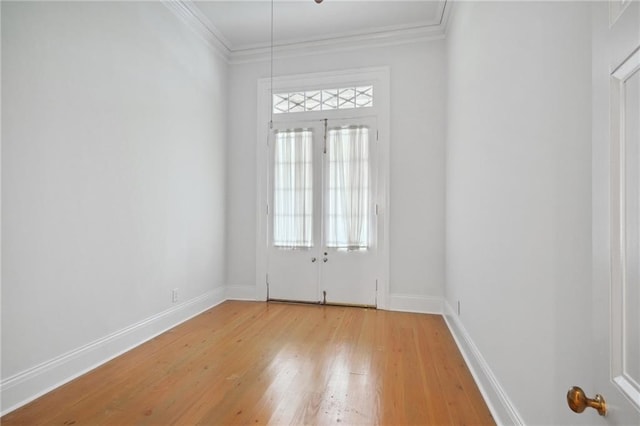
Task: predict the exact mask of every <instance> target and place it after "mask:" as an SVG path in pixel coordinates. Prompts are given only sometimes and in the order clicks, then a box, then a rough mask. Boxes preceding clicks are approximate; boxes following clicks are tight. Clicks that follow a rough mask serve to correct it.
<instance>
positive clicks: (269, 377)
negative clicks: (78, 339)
mask: <svg viewBox="0 0 640 426" xmlns="http://www.w3.org/2000/svg"><path fill="white" fill-rule="evenodd" d="M0 422H1V423H2V424H3V425H6V426H12V425H36V424H47V425H56V424H57V425H69V424H75V425H82V424H85V425H113V424H118V425H121V424H136V425H157V424H207V425H211V424H229V425H231V424H233V425H235V424H253V425H263V424H296V425H298V424H313V425H322V424H332V425H335V424H394V425H400V424H429V425H448V424H459V425H462V424H482V425H485V424H486V425H490V424H495V422H494V420H493V418H492V417H491V414H490V412H489V410H488V409H487V406H486V404H485V403H484V401H483V400H482V397H481V395H480V392H479V390H478V388H477V386H476V384H475V382H474V381H473V378H472V377H471V374H470V373H469V370H468V369H467V367H466V365H465V363H464V359H463V358H462V356H461V354H460V353H459V351H458V350H457V347H456V345H455V342H454V340H453V338H452V336H451V335H450V333H449V331H448V329H447V326H446V324H445V322H444V320H443V319H442V317H440V316H437V315H423V314H410V313H400V312H388V311H381V310H375V309H365V308H348V307H338V306H312V305H296V304H281V303H263V302H231V301H229V302H225V303H222V304H221V305H218V306H216V307H215V308H212V309H210V310H208V311H206V312H205V313H203V314H201V315H198V316H197V317H195V318H193V319H191V320H189V321H187V322H185V323H183V324H181V325H179V326H177V327H175V328H173V329H171V330H169V331H167V332H166V333H163V334H161V335H160V336H157V337H156V338H154V339H151V340H150V341H149V342H146V343H145V344H143V345H141V346H139V347H137V348H135V349H134V350H132V351H129V352H127V353H125V354H123V355H121V356H120V357H117V358H115V359H113V360H111V361H110V362H108V363H106V364H104V365H102V366H101V367H99V368H97V369H95V370H93V371H91V372H89V373H87V374H85V375H83V376H81V377H79V378H78V379H76V380H73V381H71V382H69V383H67V384H66V385H64V386H61V387H60V388H58V389H56V390H54V391H52V392H50V393H48V394H46V395H44V396H43V397H41V398H38V399H37V400H35V401H33V402H31V403H30V404H27V405H25V406H24V407H22V408H20V409H17V410H15V411H13V412H11V413H9V414H7V415H5V416H4V417H2V418H1V419H0Z"/></svg>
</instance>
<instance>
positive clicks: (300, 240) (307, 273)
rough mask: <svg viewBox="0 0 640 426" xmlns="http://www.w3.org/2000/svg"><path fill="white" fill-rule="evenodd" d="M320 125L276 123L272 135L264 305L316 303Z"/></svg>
mask: <svg viewBox="0 0 640 426" xmlns="http://www.w3.org/2000/svg"><path fill="white" fill-rule="evenodd" d="M322 130H323V129H322V128H321V127H320V126H319V124H318V122H291V123H279V124H277V125H276V126H274V128H273V131H272V132H271V137H270V142H269V148H270V155H269V157H270V158H269V167H268V170H269V177H268V181H269V202H268V207H267V209H268V212H267V215H268V221H269V231H268V251H267V256H268V258H267V262H268V269H267V288H268V294H267V297H268V299H271V300H291V301H298V302H317V301H319V293H318V280H319V269H318V268H319V264H320V262H319V259H318V257H319V248H320V247H321V243H320V238H319V237H320V229H321V223H320V220H319V219H320V218H319V215H318V208H319V206H320V205H321V198H320V197H321V187H322V167H321V163H319V161H320V160H321V158H322V151H321V150H320V149H321V131H322Z"/></svg>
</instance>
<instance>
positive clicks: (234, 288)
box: [225, 285, 257, 300]
mask: <svg viewBox="0 0 640 426" xmlns="http://www.w3.org/2000/svg"><path fill="white" fill-rule="evenodd" d="M225 298H226V299H227V300H257V299H256V286H255V285H227V289H226V292H225Z"/></svg>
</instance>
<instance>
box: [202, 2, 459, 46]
mask: <svg viewBox="0 0 640 426" xmlns="http://www.w3.org/2000/svg"><path fill="white" fill-rule="evenodd" d="M445 3H446V0H409V1H403V0H368V1H365V0H324V1H323V2H322V3H321V4H316V3H315V2H314V0H274V2H273V39H274V45H276V46H288V45H296V44H300V43H305V42H315V41H324V40H336V39H341V38H344V39H348V38H353V37H358V36H360V37H361V36H371V35H372V34H376V35H379V34H381V33H389V32H399V31H406V30H416V29H424V28H431V27H438V26H439V25H440V24H441V23H442V19H443V15H444V6H445ZM190 4H191V8H194V9H196V10H197V14H198V16H199V19H200V20H201V21H203V22H202V24H204V25H205V26H206V27H208V28H209V30H210V31H211V32H212V33H213V34H214V35H215V36H216V38H217V39H218V40H219V41H220V43H222V44H223V45H224V46H225V47H226V49H228V50H229V51H230V52H239V51H243V50H249V49H259V48H264V47H267V46H269V45H270V43H271V13H272V3H271V1H270V0H234V1H228V0H227V1H218V0H215V1H192V2H190Z"/></svg>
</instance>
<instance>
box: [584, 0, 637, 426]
mask: <svg viewBox="0 0 640 426" xmlns="http://www.w3.org/2000/svg"><path fill="white" fill-rule="evenodd" d="M593 11H594V33H593V35H594V37H593V42H594V51H593V58H594V59H593V67H594V68H593V75H594V97H593V100H594V105H593V112H594V115H593V118H594V122H593V254H594V256H593V259H594V267H593V286H594V287H593V296H594V298H593V303H594V305H593V311H594V317H593V327H592V329H593V354H594V358H595V359H594V361H595V362H594V368H593V377H592V378H585V380H587V381H588V382H591V383H593V389H591V390H590V391H589V392H592V393H596V392H597V393H598V394H600V395H601V396H602V398H603V399H604V401H605V403H606V415H605V416H604V417H603V418H602V419H601V420H599V421H598V422H599V423H600V422H603V423H605V424H611V425H638V424H640V50H639V49H640V4H639V3H638V2H637V1H620V0H612V1H608V2H598V3H594V5H593ZM585 391H586V389H585ZM588 396H589V397H592V399H594V398H593V397H594V395H588ZM576 402H577V403H578V404H579V405H581V406H582V405H584V404H591V405H597V404H596V403H593V402H591V401H589V400H585V399H584V398H576ZM588 411H589V412H590V414H589V415H588V416H587V417H586V418H591V421H590V423H591V422H595V418H594V417H593V416H595V417H597V414H596V412H595V411H594V410H588ZM603 413H604V410H603V412H602V413H601V414H603Z"/></svg>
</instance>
